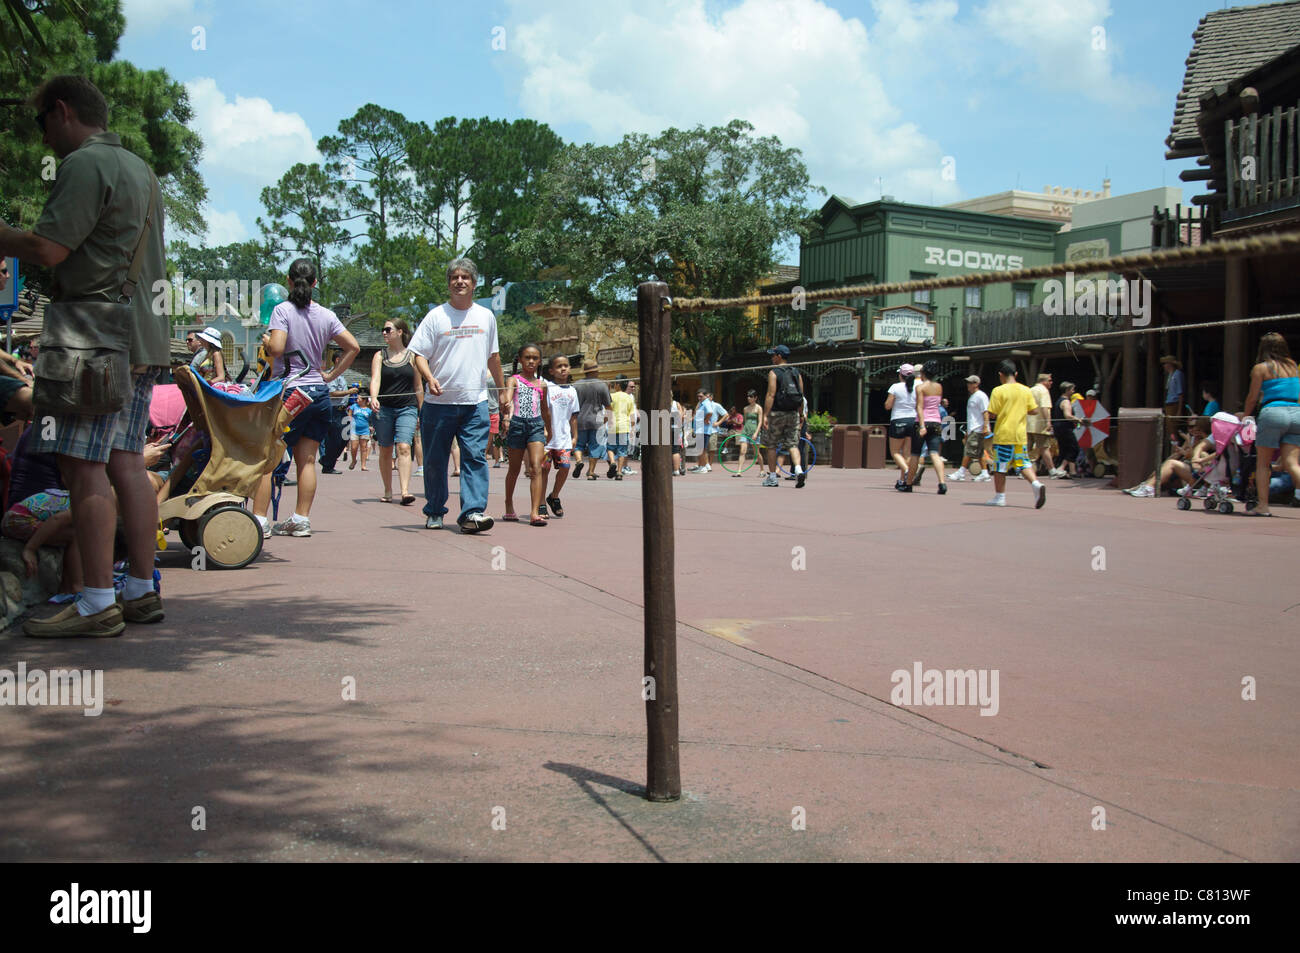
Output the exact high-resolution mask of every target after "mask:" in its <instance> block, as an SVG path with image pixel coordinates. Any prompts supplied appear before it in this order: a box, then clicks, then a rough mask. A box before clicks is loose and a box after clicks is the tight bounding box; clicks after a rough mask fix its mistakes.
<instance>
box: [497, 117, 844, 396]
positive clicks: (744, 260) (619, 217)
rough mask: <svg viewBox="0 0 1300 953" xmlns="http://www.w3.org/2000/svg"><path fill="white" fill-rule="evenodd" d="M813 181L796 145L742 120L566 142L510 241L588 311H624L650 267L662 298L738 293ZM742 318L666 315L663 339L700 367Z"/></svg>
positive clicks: (787, 231)
mask: <svg viewBox="0 0 1300 953" xmlns="http://www.w3.org/2000/svg"><path fill="white" fill-rule="evenodd" d="M820 191H822V190H820V189H817V190H814V189H812V187H811V185H810V183H809V179H808V170H807V168H806V167H805V166H804V164H803V161H802V159H801V158H800V153H799V151H798V150H797V149H786V148H784V147H783V146H782V145H781V142H780V140H778V139H776V138H775V137H765V138H756V137H755V136H754V135H753V126H751V125H750V124H749V123H747V122H744V121H742V120H733V121H732V122H731V123H729V124H728V125H726V126H716V127H714V128H712V129H705V128H704V127H702V126H697V127H696V128H694V129H689V130H679V129H669V130H667V131H666V132H663V133H661V134H660V135H659V136H657V137H655V138H653V139H651V138H649V137H648V136H644V135H628V136H625V137H624V138H623V141H622V142H620V143H618V144H617V145H613V146H594V145H581V146H568V147H567V148H565V149H564V151H563V152H561V153H560V154H559V155H558V156H557V157H556V158H555V160H554V161H553V162H552V163H551V167H550V168H549V169H548V170H547V172H546V173H545V174H544V175H543V176H542V180H541V187H540V199H539V201H538V203H537V215H536V218H535V220H534V223H533V226H532V227H531V228H529V229H527V230H526V231H525V232H524V233H523V235H522V236H521V237H520V239H519V240H518V241H517V242H516V243H515V245H514V246H513V248H512V251H513V253H514V254H517V255H519V256H520V257H521V258H522V259H523V260H524V261H526V262H529V263H530V266H531V267H532V268H533V269H539V268H542V267H547V266H557V267H559V268H561V269H563V271H564V273H565V274H567V275H568V276H569V277H570V278H571V280H572V284H571V286H570V292H571V295H570V296H571V298H572V302H573V303H574V304H575V305H576V306H578V307H585V308H587V310H588V311H589V312H590V313H592V314H607V315H612V316H624V317H631V316H633V315H634V314H635V311H636V286H637V285H638V284H639V283H640V282H642V281H646V280H649V279H650V277H651V276H657V277H658V278H659V279H660V280H661V281H665V282H667V283H668V288H669V294H670V295H672V296H674V297H734V296H739V295H744V294H750V293H752V292H753V291H754V290H755V289H756V288H757V284H758V280H759V279H760V278H762V277H763V276H764V275H765V274H768V273H769V272H770V271H771V269H772V267H773V265H774V264H775V263H776V262H775V256H774V249H775V248H776V246H777V245H779V244H781V243H783V242H785V241H788V240H790V239H791V238H792V237H794V236H801V235H803V234H804V232H805V228H806V226H805V225H804V220H805V219H806V218H807V217H808V216H809V214H810V210H809V209H808V208H807V207H805V204H804V203H805V200H806V197H807V196H808V195H809V194H810V193H812V192H820ZM746 329H747V325H746V319H745V318H744V316H743V313H742V312H741V311H740V310H739V309H735V310H731V311H725V312H691V313H689V314H688V313H681V314H674V315H673V328H672V337H673V344H674V345H675V346H676V347H678V348H679V349H680V350H681V351H682V352H683V353H684V354H686V356H687V357H689V358H690V359H691V361H692V362H693V363H694V364H695V366H696V367H698V368H700V369H701V370H707V369H710V368H711V367H712V366H713V364H714V362H715V361H716V359H717V358H718V357H719V356H720V355H721V353H722V349H723V347H724V345H725V342H726V341H727V340H728V339H729V338H731V337H732V336H736V337H741V336H743V335H744V334H745V332H746Z"/></svg>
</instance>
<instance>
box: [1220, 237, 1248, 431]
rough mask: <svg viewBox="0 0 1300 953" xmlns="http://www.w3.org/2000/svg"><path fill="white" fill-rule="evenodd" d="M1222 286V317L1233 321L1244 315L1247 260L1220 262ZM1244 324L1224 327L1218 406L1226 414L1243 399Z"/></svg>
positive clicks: (1232, 411) (1237, 259)
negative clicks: (1223, 281) (1221, 407)
mask: <svg viewBox="0 0 1300 953" xmlns="http://www.w3.org/2000/svg"><path fill="white" fill-rule="evenodd" d="M1223 266H1224V271H1225V274H1224V278H1225V287H1224V291H1223V298H1224V300H1223V317H1224V319H1225V320H1229V321H1231V320H1235V319H1239V318H1244V317H1245V316H1246V259H1245V258H1236V257H1234V258H1229V259H1228V260H1227V261H1225V262H1224V263H1223ZM1245 341H1246V325H1244V324H1225V325H1224V326H1223V374H1222V376H1221V377H1220V380H1221V381H1222V385H1221V386H1222V388H1223V393H1221V394H1220V395H1219V403H1220V404H1221V405H1222V406H1223V409H1224V410H1226V411H1228V412H1229V413H1236V412H1237V410H1239V409H1240V408H1241V404H1242V401H1244V400H1245V399H1246V386H1245V383H1246V374H1245V367H1246V365H1245V364H1244V363H1243V361H1245V359H1246V357H1245V354H1246V347H1245Z"/></svg>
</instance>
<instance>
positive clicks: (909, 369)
mask: <svg viewBox="0 0 1300 953" xmlns="http://www.w3.org/2000/svg"><path fill="white" fill-rule="evenodd" d="M898 373H900V374H902V375H903V376H904V377H912V376H913V375H915V374H916V368H915V367H913V366H912V365H911V364H900V365H899V366H898Z"/></svg>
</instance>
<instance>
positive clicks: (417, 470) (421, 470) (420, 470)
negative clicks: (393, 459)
mask: <svg viewBox="0 0 1300 953" xmlns="http://www.w3.org/2000/svg"><path fill="white" fill-rule="evenodd" d="M497 466H501V464H499V463H498V464H497ZM412 476H424V467H416V468H415V473H413V474H412Z"/></svg>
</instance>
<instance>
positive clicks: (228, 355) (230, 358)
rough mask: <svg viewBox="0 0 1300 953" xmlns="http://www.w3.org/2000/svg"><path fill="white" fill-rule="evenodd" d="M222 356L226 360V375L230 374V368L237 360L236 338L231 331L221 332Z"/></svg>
mask: <svg viewBox="0 0 1300 953" xmlns="http://www.w3.org/2000/svg"><path fill="white" fill-rule="evenodd" d="M221 356H222V357H224V358H225V359H226V367H227V371H226V373H227V374H229V373H230V371H229V368H230V366H231V365H232V364H233V363H234V360H235V336H234V335H233V334H231V333H230V332H229V331H222V332H221Z"/></svg>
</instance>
